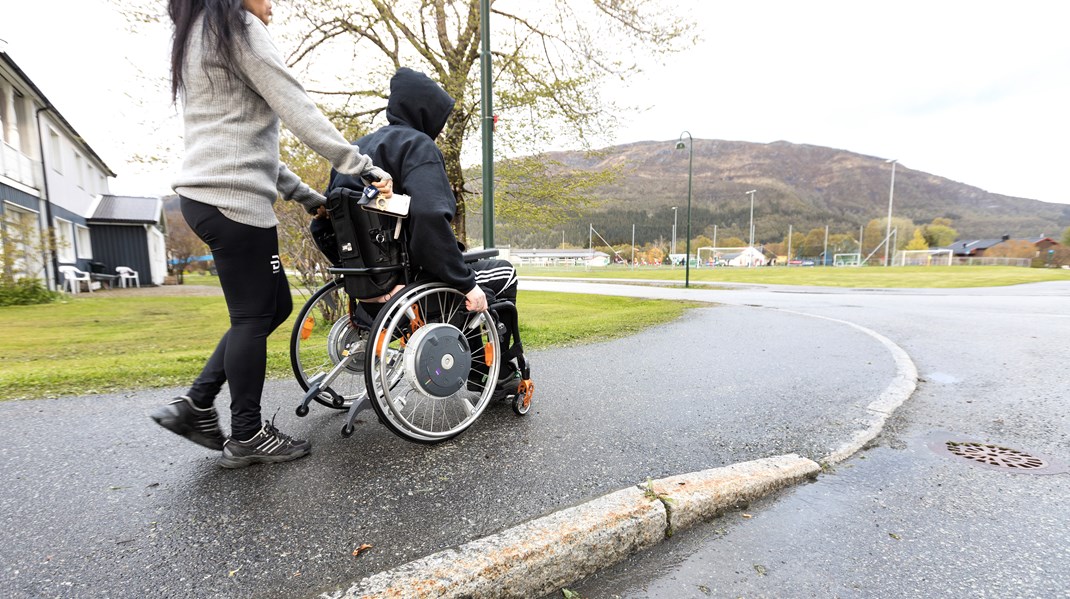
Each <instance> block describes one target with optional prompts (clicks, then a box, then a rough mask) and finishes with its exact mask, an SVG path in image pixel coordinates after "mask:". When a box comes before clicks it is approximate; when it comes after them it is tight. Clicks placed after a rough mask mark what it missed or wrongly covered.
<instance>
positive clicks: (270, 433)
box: [219, 420, 312, 468]
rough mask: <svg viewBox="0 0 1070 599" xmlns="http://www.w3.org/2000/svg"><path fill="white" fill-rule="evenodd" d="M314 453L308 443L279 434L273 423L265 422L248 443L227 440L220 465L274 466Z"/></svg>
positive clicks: (227, 466)
mask: <svg viewBox="0 0 1070 599" xmlns="http://www.w3.org/2000/svg"><path fill="white" fill-rule="evenodd" d="M310 451H312V444H311V443H309V442H308V441H302V440H300V439H294V438H293V437H290V436H288V435H284V434H282V433H280V432H279V429H277V428H275V425H274V424H273V423H271V422H268V421H266V420H265V421H264V427H263V428H261V429H260V432H258V433H256V434H255V435H253V438H252V439H249V440H248V441H238V440H237V439H235V438H234V437H231V438H229V439H227V442H226V443H225V444H224V445H223V457H221V458H219V465H220V466H222V467H224V468H244V467H246V466H251V465H253V464H274V463H277V462H289V461H290V460H296V459H297V458H303V457H305V456H306V455H308V453H309V452H310Z"/></svg>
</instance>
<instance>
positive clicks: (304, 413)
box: [294, 406, 308, 418]
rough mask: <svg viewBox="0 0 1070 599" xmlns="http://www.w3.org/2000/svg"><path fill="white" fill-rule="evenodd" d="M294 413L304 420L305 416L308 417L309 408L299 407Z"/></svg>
mask: <svg viewBox="0 0 1070 599" xmlns="http://www.w3.org/2000/svg"><path fill="white" fill-rule="evenodd" d="M294 411H295V412H297V416H298V417H299V418H304V417H305V416H308V406H297V409H296V410H294Z"/></svg>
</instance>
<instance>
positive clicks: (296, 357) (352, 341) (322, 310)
mask: <svg viewBox="0 0 1070 599" xmlns="http://www.w3.org/2000/svg"><path fill="white" fill-rule="evenodd" d="M367 338H368V331H367V329H364V328H363V327H360V326H354V324H353V323H352V322H351V320H350V317H349V296H348V295H347V294H346V292H345V287H344V286H343V284H342V281H341V280H338V279H336V280H334V281H331V282H329V283H327V284H326V285H324V286H323V287H321V288H320V289H318V290H317V291H316V292H315V293H313V294H312V297H311V298H309V300H308V301H307V302H305V305H304V306H303V307H302V308H301V311H300V312H298V314H297V320H296V321H295V322H294V328H293V332H292V333H291V334H290V365H291V366H292V367H293V372H294V376H295V377H296V378H297V382H298V384H300V385H301V388H302V389H304V390H305V391H308V389H309V385H310V384H312V383H311V381H313V380H314V379H315V378H316V377H321V376H324V375H326V374H327V373H328V372H330V371H331V370H332V369H333V368H334V367H335V366H336V365H338V363H339V362H340V361H341V360H343V359H345V358H349V356H352V358H351V359H349V364H348V365H347V366H346V367H345V368H344V369H343V370H342V372H341V374H339V375H338V377H337V378H335V379H334V380H333V381H331V383H330V384H329V385H328V387H327V388H325V389H324V390H323V392H322V393H320V394H319V395H317V396H316V397H315V400H316V401H317V402H319V403H321V404H323V405H325V406H327V407H329V408H335V409H337V410H346V409H349V407H350V406H351V405H352V404H353V401H355V400H360V399H362V398H363V397H364V396H365V395H366V394H367V391H366V389H365V386H364V362H365V360H364V356H363V352H364V346H365V342H366V341H367ZM353 354H355V355H353Z"/></svg>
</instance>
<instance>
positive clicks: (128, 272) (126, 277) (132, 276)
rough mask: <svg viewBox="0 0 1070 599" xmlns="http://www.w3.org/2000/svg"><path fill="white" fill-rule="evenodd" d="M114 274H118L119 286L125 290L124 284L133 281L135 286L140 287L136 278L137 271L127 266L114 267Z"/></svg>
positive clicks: (139, 282)
mask: <svg viewBox="0 0 1070 599" xmlns="http://www.w3.org/2000/svg"><path fill="white" fill-rule="evenodd" d="M115 272H117V273H119V285H120V286H121V287H122V288H123V289H126V282H127V281H133V282H134V284H135V285H137V286H138V287H141V279H140V278H139V277H138V274H137V271H136V270H134V269H132V268H130V267H129V266H116V267H115Z"/></svg>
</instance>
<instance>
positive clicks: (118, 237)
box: [87, 195, 167, 285]
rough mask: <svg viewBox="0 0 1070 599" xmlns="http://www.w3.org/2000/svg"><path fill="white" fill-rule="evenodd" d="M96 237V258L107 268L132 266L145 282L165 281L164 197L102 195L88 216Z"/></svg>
mask: <svg viewBox="0 0 1070 599" xmlns="http://www.w3.org/2000/svg"><path fill="white" fill-rule="evenodd" d="M87 222H88V224H89V230H90V231H91V232H92V237H93V260H94V262H96V263H98V264H100V265H102V266H103V270H104V271H105V272H111V273H114V272H115V267H117V266H129V267H130V268H132V269H134V270H136V271H138V274H140V275H141V283H142V284H146V283H150V284H153V285H162V284H163V279H164V276H165V275H166V274H167V255H166V247H165V243H164V233H165V232H166V231H167V224H166V222H165V218H164V211H163V200H162V199H160V198H144V197H130V196H113V195H105V196H100V197H99V198H98V199H97V202H96V203H95V204H94V206H93V207H92V209H91V213H90V216H89V218H88V219H87Z"/></svg>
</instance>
